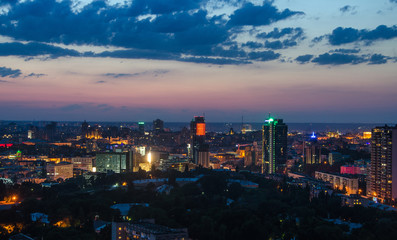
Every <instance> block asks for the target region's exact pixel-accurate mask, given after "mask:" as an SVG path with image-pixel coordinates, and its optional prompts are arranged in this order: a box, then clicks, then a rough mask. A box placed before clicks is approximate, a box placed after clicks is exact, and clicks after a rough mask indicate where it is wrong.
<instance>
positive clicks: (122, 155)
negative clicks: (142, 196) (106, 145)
mask: <svg viewBox="0 0 397 240" xmlns="http://www.w3.org/2000/svg"><path fill="white" fill-rule="evenodd" d="M117 150H119V149H117ZM117 150H116V151H117ZM138 167H139V165H138V163H137V162H136V160H135V161H134V154H133V152H132V151H128V152H122V151H121V150H120V151H117V152H104V153H97V154H96V171H97V172H102V173H106V172H108V171H113V172H115V173H125V172H135V171H137V169H138Z"/></svg>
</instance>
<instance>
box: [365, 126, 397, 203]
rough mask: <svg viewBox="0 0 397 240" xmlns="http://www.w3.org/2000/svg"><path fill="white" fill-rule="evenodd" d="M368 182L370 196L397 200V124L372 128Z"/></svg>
mask: <svg viewBox="0 0 397 240" xmlns="http://www.w3.org/2000/svg"><path fill="white" fill-rule="evenodd" d="M368 182H369V184H368V185H367V195H368V196H371V197H376V198H379V199H380V200H382V201H385V200H386V201H390V200H397V126H395V127H389V126H387V125H385V126H384V127H376V128H374V129H372V141H371V164H370V170H369V181H368Z"/></svg>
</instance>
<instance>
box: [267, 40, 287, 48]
mask: <svg viewBox="0 0 397 240" xmlns="http://www.w3.org/2000/svg"><path fill="white" fill-rule="evenodd" d="M265 47H266V48H270V49H273V50H277V49H282V48H283V47H284V46H283V43H282V42H281V41H280V40H277V41H272V42H269V41H266V42H265Z"/></svg>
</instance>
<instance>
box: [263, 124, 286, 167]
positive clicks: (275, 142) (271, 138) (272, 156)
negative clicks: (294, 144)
mask: <svg viewBox="0 0 397 240" xmlns="http://www.w3.org/2000/svg"><path fill="white" fill-rule="evenodd" d="M287 134H288V126H287V125H286V124H285V123H283V120H282V119H274V118H271V117H269V118H268V119H267V120H266V121H265V124H264V125H263V129H262V173H268V174H273V173H275V172H276V169H277V168H278V166H280V165H282V164H285V162H286V161H287V156H288V155H287V154H288V152H287Z"/></svg>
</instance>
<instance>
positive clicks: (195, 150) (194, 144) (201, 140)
mask: <svg viewBox="0 0 397 240" xmlns="http://www.w3.org/2000/svg"><path fill="white" fill-rule="evenodd" d="M190 138H191V145H190V146H191V154H190V156H189V157H190V159H191V160H192V161H193V163H195V164H198V165H202V166H204V167H205V165H207V164H206V163H207V162H208V163H209V159H208V161H207V158H209V155H208V154H206V153H209V147H208V145H207V144H205V120H204V117H202V116H196V117H194V119H193V120H192V121H191V123H190ZM199 153H200V154H199ZM199 156H200V161H199ZM204 158H205V159H204Z"/></svg>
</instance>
